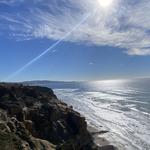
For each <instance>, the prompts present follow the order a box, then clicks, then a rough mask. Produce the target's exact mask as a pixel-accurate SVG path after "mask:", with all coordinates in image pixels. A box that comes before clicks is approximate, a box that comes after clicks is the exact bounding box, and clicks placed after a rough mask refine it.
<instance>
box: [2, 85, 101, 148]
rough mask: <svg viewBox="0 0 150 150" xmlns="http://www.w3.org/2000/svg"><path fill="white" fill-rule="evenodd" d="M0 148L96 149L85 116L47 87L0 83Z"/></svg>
mask: <svg viewBox="0 0 150 150" xmlns="http://www.w3.org/2000/svg"><path fill="white" fill-rule="evenodd" d="M0 149H1V150H98V149H103V148H98V147H97V146H96V145H95V144H94V143H93V139H92V137H91V135H90V133H89V132H88V130H87V124H86V121H85V118H84V117H81V115H80V114H79V113H78V112H76V111H74V110H73V109H72V108H71V107H69V106H67V105H66V104H65V103H63V102H61V101H60V100H58V99H57V97H56V95H55V94H54V93H53V91H52V90H51V89H49V88H46V87H38V86H23V85H21V84H5V83H4V84H2V83H1V84H0Z"/></svg>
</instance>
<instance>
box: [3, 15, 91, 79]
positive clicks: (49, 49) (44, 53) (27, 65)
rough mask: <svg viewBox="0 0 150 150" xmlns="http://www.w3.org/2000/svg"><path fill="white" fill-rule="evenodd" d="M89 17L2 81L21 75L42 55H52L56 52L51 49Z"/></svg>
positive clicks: (86, 17)
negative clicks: (49, 53)
mask: <svg viewBox="0 0 150 150" xmlns="http://www.w3.org/2000/svg"><path fill="white" fill-rule="evenodd" d="M89 16H90V14H88V15H86V16H85V17H84V18H83V19H82V20H81V21H80V22H79V23H78V24H77V25H76V26H75V27H74V28H73V29H72V30H71V31H69V32H68V33H67V34H66V35H65V36H63V37H62V38H61V39H60V40H58V41H57V42H55V43H54V44H53V45H51V46H50V47H49V48H48V49H46V50H44V52H42V53H41V54H40V55H38V56H37V57H35V58H34V59H32V60H31V61H29V62H28V63H27V64H25V65H24V66H23V67H21V68H20V69H19V70H17V71H16V72H14V73H12V74H11V75H10V76H8V77H7V78H6V79H4V81H8V80H10V79H12V78H14V77H15V76H17V75H18V74H19V73H21V72H22V71H23V70H25V69H26V68H28V67H29V66H30V65H32V64H33V63H34V62H36V61H38V60H39V59H40V58H41V57H43V56H44V55H46V54H47V53H48V52H51V53H54V52H56V51H54V50H53V49H54V48H55V47H56V46H58V45H59V44H60V43H61V42H62V41H64V40H65V39H66V38H67V37H69V36H70V35H71V33H73V32H74V31H76V30H77V29H78V28H79V27H80V26H81V24H83V23H84V22H85V21H86V20H87V19H88V17H89Z"/></svg>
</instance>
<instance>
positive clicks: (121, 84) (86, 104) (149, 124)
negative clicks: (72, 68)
mask: <svg viewBox="0 0 150 150" xmlns="http://www.w3.org/2000/svg"><path fill="white" fill-rule="evenodd" d="M45 86H48V87H51V88H53V90H54V91H55V94H56V95H57V96H58V98H59V99H61V100H63V101H64V102H65V103H67V104H68V105H72V106H73V107H74V109H75V110H77V111H78V112H80V113H81V114H82V115H83V116H85V117H86V120H87V122H88V124H89V125H91V126H93V127H95V128H97V129H98V130H101V129H102V128H103V129H104V130H108V131H109V132H108V133H105V134H104V135H103V136H104V137H106V139H108V140H109V141H110V143H112V144H114V145H116V146H117V147H118V149H119V150H150V79H133V80H107V81H95V82H61V83H53V84H46V85H45Z"/></svg>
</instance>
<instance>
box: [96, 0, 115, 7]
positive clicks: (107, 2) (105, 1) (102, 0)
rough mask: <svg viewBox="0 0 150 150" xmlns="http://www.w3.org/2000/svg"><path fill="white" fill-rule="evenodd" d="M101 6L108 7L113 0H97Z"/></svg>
mask: <svg viewBox="0 0 150 150" xmlns="http://www.w3.org/2000/svg"><path fill="white" fill-rule="evenodd" d="M98 1H99V3H100V5H101V6H102V7H109V6H110V5H111V4H112V2H113V0H98Z"/></svg>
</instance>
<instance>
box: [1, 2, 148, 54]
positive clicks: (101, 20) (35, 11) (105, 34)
mask: <svg viewBox="0 0 150 150" xmlns="http://www.w3.org/2000/svg"><path fill="white" fill-rule="evenodd" d="M2 3H3V4H4V3H7V4H8V5H9V6H10V7H13V8H14V7H16V5H17V8H18V9H19V11H14V9H12V11H11V12H10V11H9V12H6V11H2V12H1V13H0V14H1V15H0V21H1V23H0V26H1V30H2V31H1V32H4V31H9V35H10V36H13V37H15V38H16V39H17V40H26V39H28V40H29V39H32V38H48V39H53V40H60V39H61V38H62V37H63V36H64V35H65V34H66V33H67V32H68V31H71V29H72V28H73V27H74V26H75V25H76V24H77V23H78V22H79V21H80V20H82V18H83V17H84V16H85V15H86V14H88V13H91V16H90V17H89V18H88V19H87V21H86V22H85V23H84V24H82V25H81V26H80V28H78V30H77V31H74V32H73V33H72V34H71V36H69V37H68V38H67V39H65V40H66V41H71V42H85V43H87V44H94V45H100V46H103V45H108V46H113V47H120V48H123V49H126V53H127V54H129V55H142V56H143V55H150V19H149V16H150V1H149V0H142V1H138V0H133V1H132V2H131V0H126V1H124V0H114V2H113V5H112V6H111V7H109V8H105V9H104V8H102V7H101V6H100V5H99V2H98V0H93V1H91V0H76V1H75V0H61V1H60V0H51V1H49V0H31V1H30V2H29V1H28V2H27V1H23V0H9V1H8V0H1V2H0V5H2ZM4 34H6V33H5V32H4Z"/></svg>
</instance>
